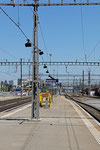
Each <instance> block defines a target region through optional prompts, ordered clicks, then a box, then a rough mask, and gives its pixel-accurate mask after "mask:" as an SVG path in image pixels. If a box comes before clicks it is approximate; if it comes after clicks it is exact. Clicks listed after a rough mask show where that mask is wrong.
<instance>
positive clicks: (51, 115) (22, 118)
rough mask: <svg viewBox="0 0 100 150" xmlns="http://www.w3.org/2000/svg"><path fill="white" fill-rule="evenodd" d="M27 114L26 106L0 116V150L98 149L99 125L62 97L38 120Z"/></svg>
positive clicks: (99, 140)
mask: <svg viewBox="0 0 100 150" xmlns="http://www.w3.org/2000/svg"><path fill="white" fill-rule="evenodd" d="M30 114H31V106H30V105H27V106H23V107H22V108H19V109H16V110H13V111H8V112H3V113H1V114H0V150H100V125H99V124H97V123H96V122H95V121H94V119H93V118H91V117H89V116H88V115H87V114H86V113H85V112H83V111H82V110H81V109H80V108H79V107H78V106H77V105H75V104H74V103H73V102H70V101H69V100H67V99H65V98H64V97H61V96H58V97H55V98H54V102H53V103H52V106H51V108H50V109H45V108H40V119H39V120H34V119H33V120H31V119H30Z"/></svg>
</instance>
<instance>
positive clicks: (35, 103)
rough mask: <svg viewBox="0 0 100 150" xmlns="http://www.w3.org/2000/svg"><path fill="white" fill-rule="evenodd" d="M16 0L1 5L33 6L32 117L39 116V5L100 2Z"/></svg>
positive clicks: (0, 4) (90, 0) (96, 3)
mask: <svg viewBox="0 0 100 150" xmlns="http://www.w3.org/2000/svg"><path fill="white" fill-rule="evenodd" d="M15 1H16V0H10V2H11V3H4V2H3V3H0V6H13V7H15V6H33V7H34V11H33V20H34V22H33V62H32V64H33V72H32V113H31V118H37V119H38V118H39V89H38V83H39V50H38V7H39V6H73V5H74V6H75V5H76V6H78V5H100V3H99V2H98V1H97V2H92V0H84V1H83V2H81V3H79V2H77V0H73V1H71V2H70V3H69V2H67V1H66V2H65V0H64V1H63V0H59V2H58V3H56V2H55V1H54V0H47V2H44V3H43V2H39V0H33V3H28V4H27V3H25V0H24V1H23V2H24V3H16V2H15Z"/></svg>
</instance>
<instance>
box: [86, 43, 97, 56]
mask: <svg viewBox="0 0 100 150" xmlns="http://www.w3.org/2000/svg"><path fill="white" fill-rule="evenodd" d="M99 43H100V40H98V41H97V43H96V45H95V46H94V48H93V49H92V51H91V52H90V54H89V55H88V57H87V58H89V57H90V56H91V55H92V53H93V52H94V51H95V49H96V47H97V46H98V45H99Z"/></svg>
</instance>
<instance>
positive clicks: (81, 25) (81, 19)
mask: <svg viewBox="0 0 100 150" xmlns="http://www.w3.org/2000/svg"><path fill="white" fill-rule="evenodd" d="M81 2H82V0H81ZM80 7H81V26H82V41H83V50H84V56H85V61H87V56H86V48H85V39H84V25H83V11H82V5H81V6H80Z"/></svg>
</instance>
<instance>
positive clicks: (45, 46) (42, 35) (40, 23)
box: [39, 22, 49, 58]
mask: <svg viewBox="0 0 100 150" xmlns="http://www.w3.org/2000/svg"><path fill="white" fill-rule="evenodd" d="M39 27H40V32H41V35H42V39H43V43H44V48H45V51H46V54H47V57H48V58H49V54H48V50H47V47H46V42H45V39H44V35H43V31H42V27H41V23H40V22H39Z"/></svg>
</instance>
